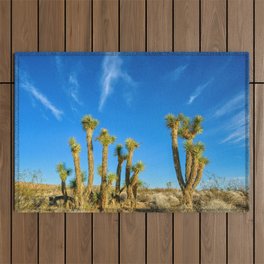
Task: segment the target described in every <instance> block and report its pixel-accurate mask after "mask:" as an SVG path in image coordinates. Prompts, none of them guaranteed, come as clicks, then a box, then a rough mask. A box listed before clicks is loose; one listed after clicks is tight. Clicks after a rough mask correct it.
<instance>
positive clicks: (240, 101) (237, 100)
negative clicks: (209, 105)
mask: <svg viewBox="0 0 264 264" xmlns="http://www.w3.org/2000/svg"><path fill="white" fill-rule="evenodd" d="M244 101H245V95H244V94H243V93H239V94H237V95H236V96H235V97H233V98H232V99H231V100H229V101H228V102H226V103H225V104H224V105H222V106H221V107H219V108H218V109H216V111H215V113H214V117H215V118H217V117H221V116H224V115H226V114H230V113H231V112H234V111H235V110H238V109H241V108H243V107H245V104H244Z"/></svg>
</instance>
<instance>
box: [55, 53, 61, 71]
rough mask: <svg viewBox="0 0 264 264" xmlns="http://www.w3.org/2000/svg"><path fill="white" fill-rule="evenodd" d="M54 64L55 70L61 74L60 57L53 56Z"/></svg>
mask: <svg viewBox="0 0 264 264" xmlns="http://www.w3.org/2000/svg"><path fill="white" fill-rule="evenodd" d="M55 64H56V69H57V71H58V73H59V74H62V72H63V63H62V59H61V55H57V56H55Z"/></svg>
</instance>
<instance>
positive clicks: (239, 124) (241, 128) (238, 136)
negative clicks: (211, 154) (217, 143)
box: [221, 110, 248, 143]
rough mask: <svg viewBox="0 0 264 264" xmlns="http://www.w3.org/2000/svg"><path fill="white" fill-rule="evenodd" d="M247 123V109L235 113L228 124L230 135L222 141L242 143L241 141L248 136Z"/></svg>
mask: <svg viewBox="0 0 264 264" xmlns="http://www.w3.org/2000/svg"><path fill="white" fill-rule="evenodd" d="M247 123H248V117H247V116H246V114H245V110H242V111H240V112H239V113H238V114H236V115H234V116H233V117H232V118H231V119H230V120H229V122H228V124H227V126H226V130H228V131H229V135H228V136H227V137H225V138H224V139H223V140H222V141H221V143H241V141H244V140H245V139H246V138H247V136H248V135H247V133H246V125H247Z"/></svg>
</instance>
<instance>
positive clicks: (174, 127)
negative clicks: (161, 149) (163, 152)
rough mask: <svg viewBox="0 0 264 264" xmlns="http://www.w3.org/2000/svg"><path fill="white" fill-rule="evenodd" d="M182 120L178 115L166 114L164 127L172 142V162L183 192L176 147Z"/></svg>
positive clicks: (177, 148) (181, 116)
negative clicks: (168, 132) (165, 126)
mask: <svg viewBox="0 0 264 264" xmlns="http://www.w3.org/2000/svg"><path fill="white" fill-rule="evenodd" d="M182 119H183V115H182V114H179V115H178V116H174V115H172V114H168V115H166V117H165V120H166V125H167V127H168V128H169V129H170V131H171V142H172V154H173V162H174V168H175V172H176V175H177V179H178V183H179V185H180V187H181V190H182V191H183V190H184V188H185V184H184V180H183V177H182V171H181V163H180V155H179V146H178V134H179V128H180V122H181V121H182Z"/></svg>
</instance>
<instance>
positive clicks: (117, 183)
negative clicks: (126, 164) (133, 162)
mask: <svg viewBox="0 0 264 264" xmlns="http://www.w3.org/2000/svg"><path fill="white" fill-rule="evenodd" d="M123 161H124V160H123V159H118V164H117V169H116V177H117V178H116V194H119V193H120V181H121V171H122V163H123Z"/></svg>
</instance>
